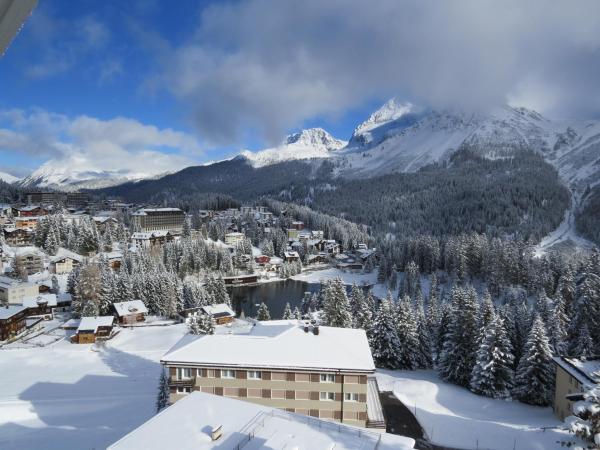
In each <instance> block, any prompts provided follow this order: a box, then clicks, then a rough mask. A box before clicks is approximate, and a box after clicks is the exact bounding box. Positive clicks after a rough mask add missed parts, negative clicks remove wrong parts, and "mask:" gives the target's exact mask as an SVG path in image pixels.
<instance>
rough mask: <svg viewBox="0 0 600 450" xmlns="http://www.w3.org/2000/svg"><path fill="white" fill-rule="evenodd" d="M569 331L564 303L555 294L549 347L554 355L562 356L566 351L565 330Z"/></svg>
mask: <svg viewBox="0 0 600 450" xmlns="http://www.w3.org/2000/svg"><path fill="white" fill-rule="evenodd" d="M568 329H569V317H568V316H567V314H566V310H565V301H564V299H563V297H562V295H561V294H560V292H557V293H556V294H555V295H554V310H553V311H552V322H551V323H550V333H549V334H550V345H551V346H552V348H553V350H554V354H555V355H564V354H565V353H566V352H567V349H568V336H567V330H568Z"/></svg>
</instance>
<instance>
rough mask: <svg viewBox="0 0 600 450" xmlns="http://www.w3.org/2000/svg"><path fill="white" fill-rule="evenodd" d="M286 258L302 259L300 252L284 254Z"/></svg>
mask: <svg viewBox="0 0 600 450" xmlns="http://www.w3.org/2000/svg"><path fill="white" fill-rule="evenodd" d="M284 255H285V257H286V258H300V255H299V254H298V252H284Z"/></svg>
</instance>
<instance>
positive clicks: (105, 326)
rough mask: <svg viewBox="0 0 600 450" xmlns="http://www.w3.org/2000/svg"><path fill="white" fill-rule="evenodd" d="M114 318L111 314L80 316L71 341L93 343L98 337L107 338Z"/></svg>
mask: <svg viewBox="0 0 600 450" xmlns="http://www.w3.org/2000/svg"><path fill="white" fill-rule="evenodd" d="M114 320H115V318H114V317H113V316H99V317H82V318H81V320H80V322H79V326H78V327H77V332H76V334H75V336H73V337H72V338H71V342H73V343H75V344H93V343H94V342H96V340H98V339H108V338H109V337H110V335H111V333H112V329H113V322H114Z"/></svg>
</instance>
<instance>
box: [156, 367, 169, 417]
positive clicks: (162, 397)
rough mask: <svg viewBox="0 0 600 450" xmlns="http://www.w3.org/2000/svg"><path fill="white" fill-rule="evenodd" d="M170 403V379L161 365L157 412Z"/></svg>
mask: <svg viewBox="0 0 600 450" xmlns="http://www.w3.org/2000/svg"><path fill="white" fill-rule="evenodd" d="M168 405H169V379H168V378H167V375H166V374H165V370H164V369H163V368H162V367H161V370H160V379H159V381H158V393H157V396H156V405H155V406H156V412H157V413H159V412H161V411H162V410H163V409H165V408H166V407H167V406H168Z"/></svg>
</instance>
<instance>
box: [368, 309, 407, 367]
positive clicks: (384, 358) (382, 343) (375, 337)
mask: <svg viewBox="0 0 600 450" xmlns="http://www.w3.org/2000/svg"><path fill="white" fill-rule="evenodd" d="M369 336H370V344H371V351H372V353H373V359H374V360H375V365H376V366H377V367H381V368H387V369H396V368H397V367H398V359H399V357H400V340H399V338H398V331H397V329H396V320H395V314H394V309H393V306H392V302H391V300H390V299H389V298H387V299H384V300H382V301H381V302H380V304H379V308H378V309H377V312H376V313H375V318H374V320H373V326H372V328H371V332H370V333H369Z"/></svg>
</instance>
